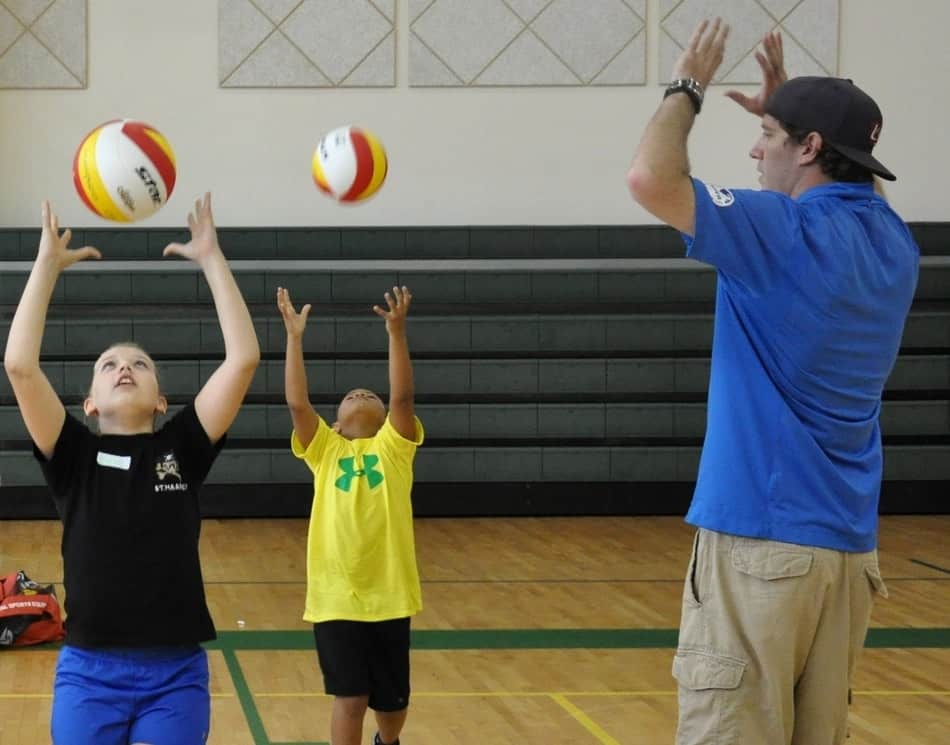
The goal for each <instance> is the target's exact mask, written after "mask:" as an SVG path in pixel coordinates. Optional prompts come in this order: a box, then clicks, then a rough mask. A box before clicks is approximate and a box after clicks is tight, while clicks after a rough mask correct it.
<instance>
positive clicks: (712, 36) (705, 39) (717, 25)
mask: <svg viewBox="0 0 950 745" xmlns="http://www.w3.org/2000/svg"><path fill="white" fill-rule="evenodd" d="M721 24H722V19H721V18H718V17H717V18H713V20H712V23H710V24H709V25H708V27H707V29H706V33H705V34H703V36H702V37H701V38H700V39H699V42H698V44H697V45H696V46H695V47H694V48H695V49H696V51H697V52H700V53H702V52H705V51H707V50H708V49H709V48H710V47H711V46H713V44H715V43H716V39H717V38H718V36H719V32H720V30H721Z"/></svg>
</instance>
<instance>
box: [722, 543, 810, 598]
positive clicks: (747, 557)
mask: <svg viewBox="0 0 950 745" xmlns="http://www.w3.org/2000/svg"><path fill="white" fill-rule="evenodd" d="M813 561H814V557H813V556H812V554H811V552H809V551H802V550H796V549H795V548H793V547H791V546H788V545H787V544H776V543H774V542H771V541H757V540H742V541H737V542H736V544H735V545H734V546H733V547H732V566H733V568H734V569H735V570H736V571H738V572H741V573H742V574H747V575H749V576H750V577H756V578H757V579H761V580H764V582H763V584H762V585H761V586H758V587H757V588H753V589H758V590H759V591H760V592H762V593H763V594H765V595H770V594H773V593H781V592H783V591H784V589H785V588H784V587H783V585H784V584H785V583H783V582H781V580H785V579H792V578H794V577H803V576H805V575H806V574H808V572H810V571H811V566H812V562H813Z"/></svg>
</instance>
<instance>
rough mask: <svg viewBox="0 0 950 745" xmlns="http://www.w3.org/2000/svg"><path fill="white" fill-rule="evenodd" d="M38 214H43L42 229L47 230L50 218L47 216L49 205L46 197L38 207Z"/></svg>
mask: <svg viewBox="0 0 950 745" xmlns="http://www.w3.org/2000/svg"><path fill="white" fill-rule="evenodd" d="M40 214H42V216H43V230H49V229H50V224H49V223H50V218H49V215H50V206H49V202H48V201H47V200H46V199H44V200H43V205H42V207H40Z"/></svg>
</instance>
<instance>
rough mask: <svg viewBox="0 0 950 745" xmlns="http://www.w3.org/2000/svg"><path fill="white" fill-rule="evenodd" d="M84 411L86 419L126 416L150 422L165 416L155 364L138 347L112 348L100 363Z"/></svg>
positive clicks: (97, 362) (106, 352)
mask: <svg viewBox="0 0 950 745" xmlns="http://www.w3.org/2000/svg"><path fill="white" fill-rule="evenodd" d="M83 408H84V410H85V413H86V416H100V417H102V416H105V417H110V416H115V415H116V414H119V413H123V414H131V415H133V416H134V415H140V416H141V417H142V418H143V419H148V418H152V417H154V416H155V414H160V413H163V412H164V411H165V408H166V403H165V399H164V397H163V396H162V395H161V392H160V391H159V387H158V374H157V372H156V368H155V362H154V361H153V360H152V358H151V357H149V356H148V354H147V353H146V352H144V351H143V350H142V349H140V348H139V347H136V346H126V345H124V344H122V345H116V346H113V347H109V349H107V350H106V351H105V352H103V353H102V355H101V356H100V357H99V359H98V360H96V364H95V367H94V368H93V376H92V385H91V387H90V389H89V396H88V397H87V398H86V400H85V402H84V404H83Z"/></svg>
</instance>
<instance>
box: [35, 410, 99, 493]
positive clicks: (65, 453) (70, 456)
mask: <svg viewBox="0 0 950 745" xmlns="http://www.w3.org/2000/svg"><path fill="white" fill-rule="evenodd" d="M95 448H96V436H95V435H94V434H93V433H92V432H90V431H89V428H88V427H86V425H84V424H83V423H82V422H80V421H79V420H78V419H76V417H74V416H73V415H72V414H70V413H69V412H68V411H67V412H66V417H65V419H63V428H62V429H61V430H60V432H59V437H58V438H57V439H56V444H55V445H54V446H53V455H52V457H50V459H49V460H47V459H46V456H45V455H43V453H41V452H40V450H39V449H38V448H37V447H36V444H35V443H34V444H33V457H34V458H36V460H37V461H38V462H39V464H40V469H41V470H42V471H43V477H44V478H45V479H46V483H47V484H48V485H49V488H50V490H51V491H52V492H53V496H54V497H57V498H63V497H66V496H67V495H68V494H69V491H70V487H71V486H72V485H74V484H78V483H79V481H80V480H79V478H78V474H79V473H80V472H81V470H82V469H83V467H84V464H85V463H87V462H88V461H89V459H90V458H92V451H93V450H95Z"/></svg>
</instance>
